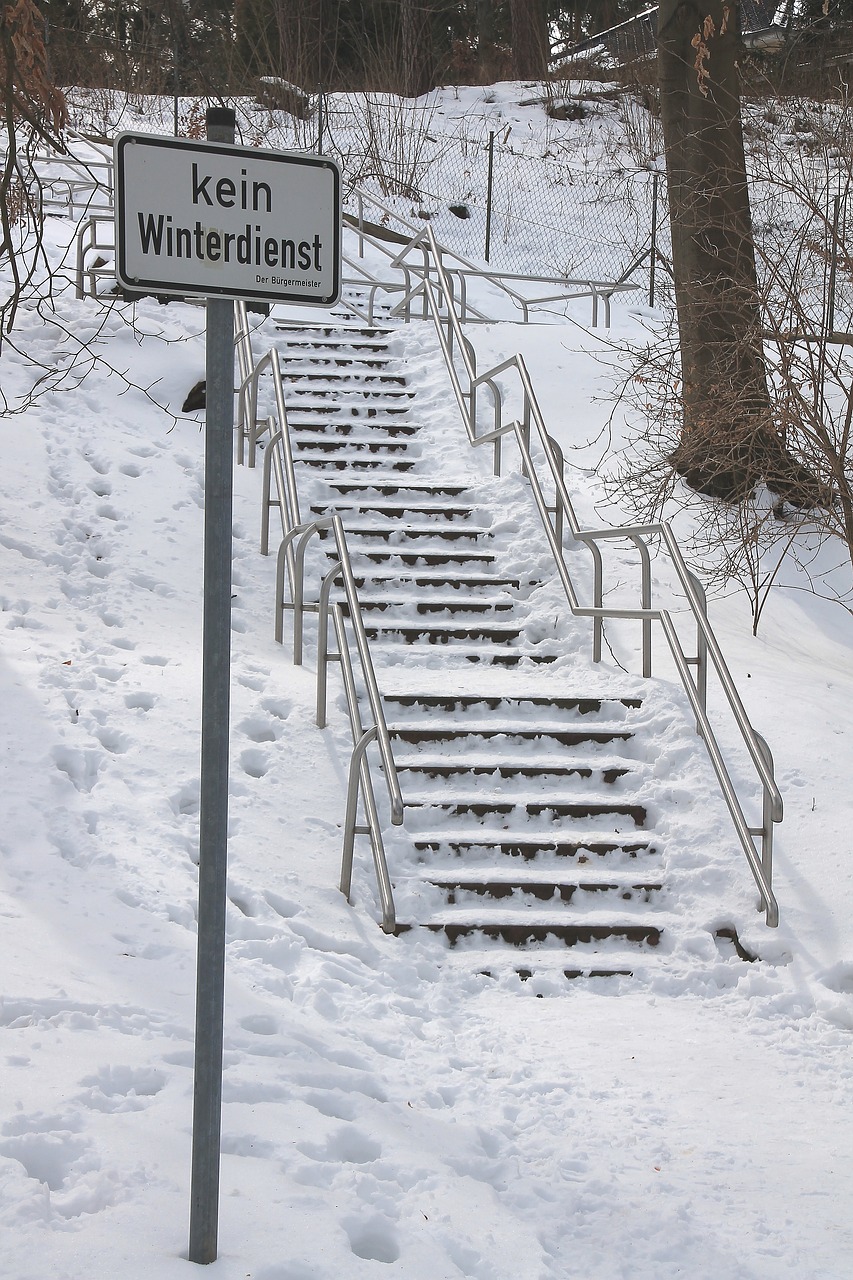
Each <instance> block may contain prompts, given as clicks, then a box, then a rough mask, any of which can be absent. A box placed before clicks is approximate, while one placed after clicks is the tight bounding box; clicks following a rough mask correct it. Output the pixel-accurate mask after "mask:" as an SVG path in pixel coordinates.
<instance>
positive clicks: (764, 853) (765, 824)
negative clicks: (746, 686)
mask: <svg viewBox="0 0 853 1280" xmlns="http://www.w3.org/2000/svg"><path fill="white" fill-rule="evenodd" d="M753 733H755V741H756V743H757V744H758V749H759V751H760V752H761V755H762V758H763V760H764V763H765V764H766V765H767V768H768V770H769V772H770V774H771V776H772V775H773V756H772V755H771V753H770V748H769V747H768V745H767V743H766V742H765V740H764V738H762V736H761V734H760V733H757V732H756V731H755V730H753ZM761 822H762V832H761V866H762V869H763V871H764V878H765V880H766V881H767V885H768V888H771V889H772V887H773V802H772V799H771V797H770V793H769V792H768V790H767V787H766V786H764V787H763V789H762V797H761ZM764 906H765V909H766V911H767V915H768V923H769V915H770V904H769V903H768V902H765V904H764Z"/></svg>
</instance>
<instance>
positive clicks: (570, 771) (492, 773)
mask: <svg viewBox="0 0 853 1280" xmlns="http://www.w3.org/2000/svg"><path fill="white" fill-rule="evenodd" d="M396 765H397V772H398V773H404V772H405V773H406V774H424V775H425V776H427V777H429V778H462V777H466V776H473V777H483V778H492V779H494V780H495V781H498V779H504V780H508V779H510V778H537V779H542V780H545V779H548V780H556V779H558V778H559V779H562V780H563V781H566V780H568V779H569V778H571V779H575V780H577V781H578V782H584V781H586V782H588V781H590V780H591V779H592V778H593V777H594V776H597V777H598V778H599V779H600V781H601V782H602V783H603V784H605V785H606V786H612V785H613V784H614V783H615V782H618V780H619V779H620V778H624V777H625V776H626V775H627V774H628V773H629V772H630V770H629V769H628V768H627V766H626V767H623V768H618V767H616V766H613V767H611V768H607V769H601V768H593V766H592V765H590V764H575V765H558V764H555V763H553V762H543V763H542V764H529V763H524V764H521V763H518V764H507V763H504V762H501V763H500V764H498V763H492V764H490V763H486V762H481V763H477V764H473V763H470V762H467V761H466V762H464V763H462V764H448V763H447V762H446V760H442V761H441V762H439V761H433V760H430V761H428V762H426V763H423V764H422V763H410V762H409V761H408V760H400V759H397V760H396Z"/></svg>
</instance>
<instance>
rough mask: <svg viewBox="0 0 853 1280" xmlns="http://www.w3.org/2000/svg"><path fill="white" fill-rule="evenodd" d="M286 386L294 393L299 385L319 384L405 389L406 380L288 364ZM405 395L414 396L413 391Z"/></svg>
mask: <svg viewBox="0 0 853 1280" xmlns="http://www.w3.org/2000/svg"><path fill="white" fill-rule="evenodd" d="M285 376H286V381H287V386H288V387H289V388H292V389H293V390H294V391H297V392H298V390H299V384H300V383H303V382H307V383H314V382H317V383H321V384H324V385H327V386H329V387H332V388H335V387H338V386H343V387H345V388H350V387H352V386H355V387H359V388H361V387H391V388H396V387H403V388H405V387H406V379H405V378H404V377H403V375H402V374H399V373H382V372H379V371H377V372H375V373H357V372H355V371H354V370H352V369H350V370H349V372H348V373H335V372H333V371H332V370H331V369H329V370H324V371H323V372H322V373H320V372H318V371H317V369H316V368H315V367H314V366H313V365H305V366H304V367H303V368H294V367H293V365H292V364H288V367H287V370H286V374H285ZM407 394H408V395H409V396H410V397H411V396H414V394H415V393H414V392H413V391H408V392H407Z"/></svg>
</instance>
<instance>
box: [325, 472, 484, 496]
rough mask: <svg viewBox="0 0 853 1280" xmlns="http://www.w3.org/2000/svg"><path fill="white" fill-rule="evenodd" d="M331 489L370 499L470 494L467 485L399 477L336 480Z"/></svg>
mask: <svg viewBox="0 0 853 1280" xmlns="http://www.w3.org/2000/svg"><path fill="white" fill-rule="evenodd" d="M329 488H330V489H332V490H334V492H337V493H346V494H362V495H365V497H368V498H370V497H373V495H375V494H380V495H383V497H391V495H394V497H398V498H400V499H401V500H402V499H407V498H410V497H415V495H424V494H428V495H429V497H433V498H434V497H438V495H439V494H441V495H443V497H448V498H456V497H459V495H460V494H464V493H467V492H469V489H467V485H464V484H452V483H448V484H435V483H432V484H425V483H423V481H421V483H419V481H418V480H410V481H407V483H405V481H401V480H400V479H398V477H397V476H388V477H387V480H386V481H383V480H382V479H379V477H377V480H373V481H370V483H366V481H364V480H336V481H333V483H330V484H329Z"/></svg>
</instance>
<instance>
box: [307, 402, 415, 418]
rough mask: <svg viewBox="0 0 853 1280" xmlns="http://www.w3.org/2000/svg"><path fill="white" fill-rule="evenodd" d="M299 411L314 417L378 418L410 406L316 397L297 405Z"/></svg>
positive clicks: (401, 411) (397, 412)
mask: <svg viewBox="0 0 853 1280" xmlns="http://www.w3.org/2000/svg"><path fill="white" fill-rule="evenodd" d="M295 407H296V410H297V412H298V413H311V414H313V415H314V417H320V416H321V415H322V416H325V417H327V418H334V417H338V418H344V419H346V418H377V417H378V416H379V414H380V413H384V414H386V415H387V416H388V417H393V416H394V415H395V414H402V413H408V411H409V410H408V407H407V406H405V405H400V404H394V403H389V404H357V403H355V402H352V403H351V402H350V401H348V400H347V401H341V400H323V399H315V401H314V402H313V403H311V404H306V403H305V402H304V401H303V402H302V403H300V404H299V405H297V406H295Z"/></svg>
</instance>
